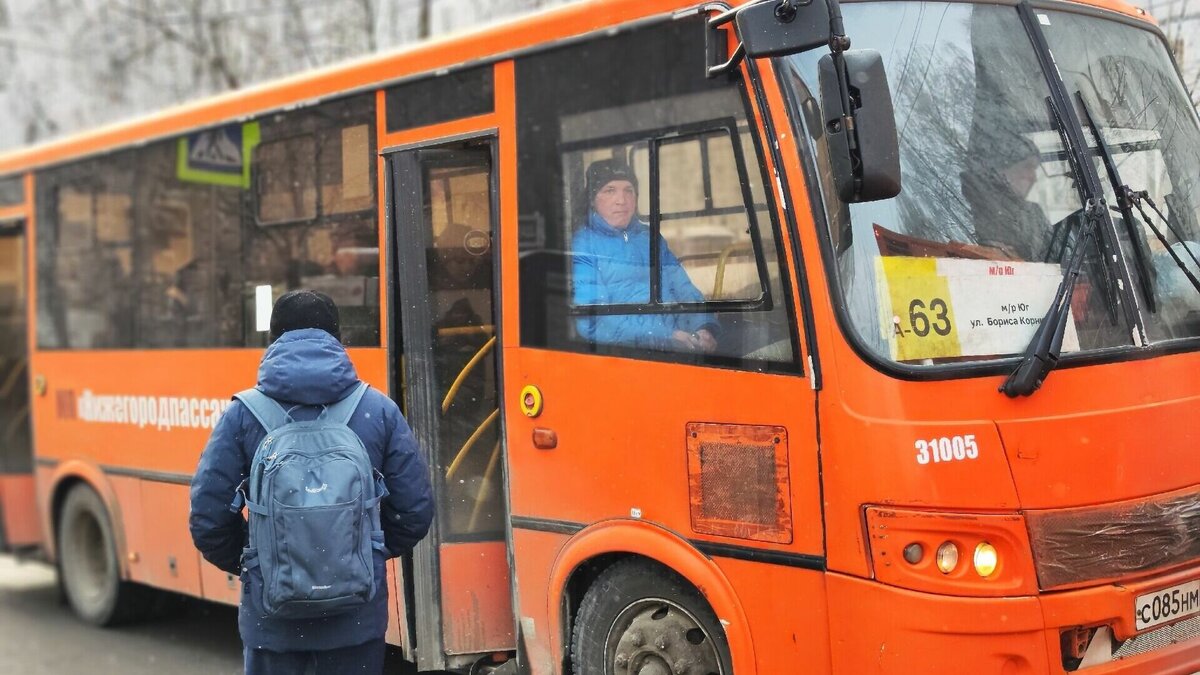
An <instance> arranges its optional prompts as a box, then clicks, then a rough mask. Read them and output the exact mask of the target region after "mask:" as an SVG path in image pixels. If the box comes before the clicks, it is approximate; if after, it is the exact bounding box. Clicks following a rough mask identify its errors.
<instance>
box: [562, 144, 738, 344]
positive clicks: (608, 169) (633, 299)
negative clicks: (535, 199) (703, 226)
mask: <svg viewBox="0 0 1200 675" xmlns="http://www.w3.org/2000/svg"><path fill="white" fill-rule="evenodd" d="M586 188H587V197H588V204H589V209H588V213H587V219H586V221H585V222H584V223H582V224H581V225H580V226H579V228H578V229H577V231H576V233H575V236H574V239H573V240H572V243H571V249H572V253H573V256H572V257H573V260H574V262H573V264H572V271H573V273H572V297H573V301H574V304H575V305H576V306H580V305H611V304H646V303H649V302H650V273H651V271H650V228H649V226H648V225H647V224H646V223H644V222H642V221H641V219H639V218H638V217H637V202H638V179H637V175H636V174H634V172H633V169H631V168H630V167H629V165H627V164H625V163H623V162H621V161H620V160H616V159H604V160H599V161H596V162H592V164H591V165H590V166H589V167H588V169H587V176H586ZM658 247H659V260H660V265H661V269H662V302H663V303H665V304H670V303H681V302H704V300H705V298H704V294H703V293H701V292H700V290H699V289H697V288H696V286H695V285H694V284H692V280H691V279H690V278H689V277H688V274H687V272H686V271H685V270H684V269H683V266H682V265H680V264H679V260H678V259H677V258H676V257H675V255H674V254H672V253H671V249H670V248H669V247H668V246H667V242H666V240H665V239H663V238H662V237H661V236H660V237H659V238H658ZM576 328H577V329H578V331H579V333H580V335H582V336H583V337H584V338H586V339H587V340H589V341H591V342H593V343H599V344H613V345H627V346H636V347H647V348H651V349H665V350H673V351H679V350H692V351H700V352H712V351H713V350H714V349H716V347H717V339H716V335H717V333H718V332H719V331H718V326H717V322H716V319H715V318H714V317H713V316H712V315H711V314H705V313H675V314H667V313H639V314H607V315H595V316H585V317H581V318H579V319H577V320H576Z"/></svg>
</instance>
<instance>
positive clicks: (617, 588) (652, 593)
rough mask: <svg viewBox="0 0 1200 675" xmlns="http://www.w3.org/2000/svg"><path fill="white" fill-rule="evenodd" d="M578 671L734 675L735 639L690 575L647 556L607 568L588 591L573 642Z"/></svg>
mask: <svg viewBox="0 0 1200 675" xmlns="http://www.w3.org/2000/svg"><path fill="white" fill-rule="evenodd" d="M571 662H572V664H573V666H574V672H575V675H613V674H618V673H619V674H622V675H624V674H626V673H627V674H628V675H732V673H733V666H732V665H731V664H732V660H731V658H730V655H729V643H728V641H727V640H726V638H725V631H724V630H723V629H722V628H721V623H720V621H718V620H717V617H716V615H715V614H714V613H713V611H712V608H710V607H709V606H708V603H707V602H706V601H705V600H704V597H703V596H701V595H700V592H699V591H697V590H696V589H695V588H693V587H692V585H691V584H689V583H688V582H687V581H686V580H684V579H683V578H682V577H680V576H679V575H677V574H675V573H674V572H671V571H670V570H668V569H666V568H664V567H662V566H660V565H656V564H654V563H650V562H646V561H642V560H632V559H630V560H622V561H620V562H617V563H615V564H613V565H612V566H611V567H609V568H608V569H606V570H604V572H602V573H601V574H600V576H599V577H597V578H596V581H595V582H594V583H592V585H591V586H590V587H589V588H588V590H587V592H586V593H585V594H584V596H583V603H582V604H581V605H580V607H579V613H578V615H576V617H575V625H574V628H573V630H572V639H571Z"/></svg>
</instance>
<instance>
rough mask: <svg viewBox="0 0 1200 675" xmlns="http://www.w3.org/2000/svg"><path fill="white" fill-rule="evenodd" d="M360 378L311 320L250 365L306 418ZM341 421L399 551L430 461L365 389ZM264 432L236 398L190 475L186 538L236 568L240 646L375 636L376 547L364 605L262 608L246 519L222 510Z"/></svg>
mask: <svg viewBox="0 0 1200 675" xmlns="http://www.w3.org/2000/svg"><path fill="white" fill-rule="evenodd" d="M358 383H359V379H358V374H357V373H355V371H354V366H353V364H351V363H350V359H349V357H347V355H346V350H345V349H344V348H343V347H342V345H341V343H340V342H338V340H337V339H336V338H334V337H333V336H332V335H330V334H329V333H326V332H325V331H323V330H320V329H316V328H310V329H304V330H295V331H289V332H287V333H284V334H283V335H282V336H281V337H280V338H279V339H278V340H276V341H275V343H274V344H272V345H271V346H270V347H268V348H267V352H266V354H264V355H263V359H262V363H261V364H260V365H259V368H258V384H257V385H256V388H257V389H258V390H259V391H261V392H263V393H264V394H266V395H268V396H270V397H271V398H273V399H275V400H276V401H278V402H279V403H280V404H281V405H283V407H284V408H290V407H292V406H296V405H300V406H314V407H302V408H298V409H297V410H295V411H293V413H292V416H293V417H294V418H296V419H298V420H299V419H314V418H315V417H316V416H317V415H318V414H319V413H320V411H321V408H319V407H315V406H320V405H323V404H328V403H332V402H334V401H337V400H340V399H342V398H344V397H345V396H346V395H348V394H349V393H350V392H351V391H353V389H354V387H355V386H357V385H358ZM349 426H350V429H351V430H352V431H354V433H356V434H358V437H359V438H361V439H362V442H363V445H364V446H365V447H366V449H367V453H368V454H369V455H370V457H371V464H372V465H374V467H375V468H376V469H378V470H379V471H380V472H381V473H383V476H384V480H385V481H386V483H387V488H388V490H389V491H390V492H391V494H390V495H389V496H388V497H387V498H386V499H385V500H384V502H383V510H382V521H383V522H382V525H383V532H384V542H385V544H386V545H387V548H388V551H389V552H390V553H391V555H392V556H397V555H400V554H402V553H407V552H408V551H410V550H411V549H412V547H413V546H414V545H415V544H416V543H417V542H418V541H420V540H421V538H422V537H424V536H425V534H426V532H428V530H429V524H430V522H431V521H432V519H433V500H432V497H431V494H430V486H429V471H428V469H427V468H426V464H425V460H424V459H422V457H421V454H420V452H419V449H418V447H417V442H416V439H415V438H414V437H413V434H412V430H411V429H410V428H409V426H408V422H406V421H405V419H404V416H403V415H401V414H400V409H399V408H398V407H397V406H396V403H395V402H394V401H392V399H390V398H388V397H387V396H386V395H384V394H382V393H380V392H378V391H375V390H374V389H371V390H368V391H367V393H366V395H365V396H363V399H362V402H361V403H359V406H358V409H357V410H356V411H355V413H354V415H353V416H352V417H351V418H350V423H349ZM264 436H266V432H265V431H264V429H263V428H262V425H260V424H259V423H258V420H256V419H255V418H254V415H253V414H252V413H251V412H250V411H249V410H248V409H247V408H246V407H245V406H244V405H243V404H242V403H241V401H238V400H236V399H235V400H234V402H233V404H232V405H230V406H229V408H228V409H227V410H226V411H225V414H223V415H222V416H221V419H220V420H219V421H218V422H217V426H216V428H215V429H213V433H212V436H211V437H210V438H209V440H208V445H207V446H205V448H204V452H203V454H202V455H201V456H200V465H199V467H198V468H197V469H196V475H195V476H194V477H193V478H192V485H191V502H192V512H191V518H190V521H189V526H190V529H191V532H192V541H193V542H195V544H196V548H197V549H199V550H200V553H201V554H203V556H204V558H205V560H208V561H209V562H211V563H212V564H214V565H216V566H217V567H219V568H220V569H222V570H225V571H226V572H229V573H230V574H238V573H240V574H241V579H242V600H241V605H240V611H239V614H238V627H239V629H240V631H241V636H242V642H243V644H244V645H245V646H246V647H250V648H256V649H269V650H271V651H277V652H289V651H323V650H329V649H339V648H342V647H349V646H352V645H357V644H362V643H364V642H367V641H370V640H375V639H379V638H382V637H383V635H384V633H385V632H386V631H387V621H388V612H387V607H388V586H387V583H386V578H387V577H386V574H387V571H386V567H385V565H384V560H385V556H384V555H383V554H382V553H380V552H379V551H376V553H375V578H376V579H377V580H378V583H377V586H378V591H377V592H376V594H375V597H374V598H373V599H372V601H371V602H370V603H368V604H367V605H364V606H363V607H361V608H359V609H357V610H355V611H351V612H346V613H344V614H338V615H335V616H330V617H325V618H320V619H307V620H295V619H276V618H266V617H264V612H263V609H262V573H261V571H260V570H259V569H258V568H257V567H255V568H253V569H251V570H249V571H246V570H242V569H241V562H240V561H241V554H242V548H243V547H244V546H246V544H247V541H246V538H247V531H246V522H245V520H244V518H243V517H242V515H241V514H240V513H231V512H230V511H229V503H230V501H232V499H233V495H234V491H235V490H236V489H237V486H238V484H239V483H241V482H242V479H244V478H245V477H246V476H249V475H250V462H251V460H252V459H253V457H254V451H255V449H256V448H257V447H258V444H259V443H260V442H262V439H263V437H264Z"/></svg>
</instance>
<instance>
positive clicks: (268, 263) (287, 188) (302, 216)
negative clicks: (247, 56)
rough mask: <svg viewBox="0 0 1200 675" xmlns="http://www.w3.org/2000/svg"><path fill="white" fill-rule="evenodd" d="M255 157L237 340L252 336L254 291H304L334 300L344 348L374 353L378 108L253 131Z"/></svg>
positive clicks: (333, 109) (313, 112)
mask: <svg viewBox="0 0 1200 675" xmlns="http://www.w3.org/2000/svg"><path fill="white" fill-rule="evenodd" d="M259 125H260V128H259V133H260V134H261V139H262V140H261V142H260V144H259V145H258V147H256V148H255V149H254V161H253V166H254V171H255V174H256V176H257V178H256V180H255V181H254V189H255V199H256V200H257V203H258V211H257V213H256V214H255V215H256V217H255V218H254V219H251V221H250V222H249V223H248V224H247V228H248V229H247V231H246V233H245V242H246V243H245V247H244V249H243V255H244V262H243V270H244V274H245V277H244V278H243V280H242V289H243V290H242V298H243V330H244V339H245V343H246V344H247V345H258V344H265V343H266V334H265V333H261V332H258V331H256V330H255V328H256V326H255V324H254V311H255V307H254V302H255V288H257V287H258V286H262V285H269V286H271V289H272V291H271V292H272V296H274V297H278V296H279V295H282V294H283V293H286V292H287V291H290V290H295V289H298V288H309V289H313V290H317V291H320V292H322V293H325V294H326V295H328V296H329V297H331V298H333V300H334V302H336V303H337V304H338V308H339V311H340V312H341V322H342V342H344V343H345V344H346V345H347V346H378V345H379V230H378V224H377V222H376V220H377V217H378V215H377V213H376V204H375V172H374V171H373V170H372V167H373V166H374V165H373V161H372V158H373V157H374V152H375V150H374V137H375V132H374V98H373V97H371V96H360V97H355V98H350V99H344V100H341V101H334V102H331V103H326V104H322V105H321V106H318V107H317V108H314V109H309V110H299V111H294V112H289V113H283V114H277V115H270V116H267V117H265V118H263V119H262V120H260V121H259Z"/></svg>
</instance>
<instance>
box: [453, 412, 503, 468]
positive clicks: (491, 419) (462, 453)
mask: <svg viewBox="0 0 1200 675" xmlns="http://www.w3.org/2000/svg"><path fill="white" fill-rule="evenodd" d="M497 417H500V409H499V408H496V409H495V410H493V411H492V414H491V415H488V418H487V419H486V420H484V421H483V423H482V424H480V425H479V427H478V428H476V429H475V432H474V433H472V434H471V437H470V438H468V439H467V442H466V443H463V446H462V449H460V450H459V451H458V454H457V455H455V456H454V461H453V462H450V467H449V468H447V469H446V480H450V479H451V478H454V474H455V473H456V472H457V471H458V467H459V466H460V465H461V464H462V461H463V460H464V459H466V457H467V453H468V452H470V451H471V446H473V445H475V441H478V440H479V437H480V436H482V435H483V432H484V431H486V430H487V428H488V427H490V426H491V425H493V424H495V423H496V418H497Z"/></svg>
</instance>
